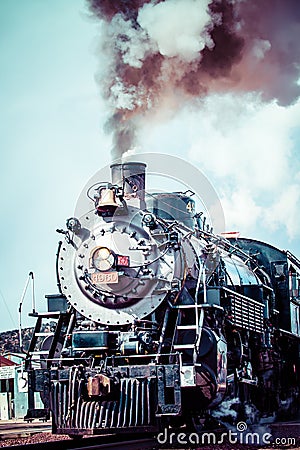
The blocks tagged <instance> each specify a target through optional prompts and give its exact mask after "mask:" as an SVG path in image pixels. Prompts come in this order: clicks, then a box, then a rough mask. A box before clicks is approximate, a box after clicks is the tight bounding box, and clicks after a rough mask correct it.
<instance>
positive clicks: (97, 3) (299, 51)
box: [88, 0, 300, 157]
mask: <svg viewBox="0 0 300 450" xmlns="http://www.w3.org/2000/svg"><path fill="white" fill-rule="evenodd" d="M88 3H89V8H90V10H91V12H92V13H93V14H94V15H95V16H97V17H98V18H99V19H100V20H101V22H102V26H103V33H104V34H103V36H102V44H103V49H102V50H103V52H106V54H107V55H108V56H109V64H108V67H107V71H106V73H105V75H104V76H103V77H102V78H101V80H100V83H101V87H102V89H103V95H104V96H105V98H107V100H108V101H109V105H110V108H111V118H110V120H109V121H108V124H107V129H108V130H111V131H112V132H113V135H114V139H113V147H114V148H113V156H114V157H117V156H121V155H122V154H123V153H124V152H125V151H126V150H128V149H129V148H130V147H132V146H133V145H134V144H135V138H136V135H137V130H138V126H139V121H141V120H143V119H145V118H147V117H149V115H150V113H151V112H155V111H157V110H159V109H161V108H163V107H165V106H166V105H169V107H170V108H171V109H172V110H173V111H176V110H177V109H179V108H182V107H183V106H184V105H185V104H193V103H195V101H197V100H199V99H201V98H203V97H204V96H206V95H208V94H213V93H218V94H221V93H225V92H233V93H234V92H235V93H247V92H256V93H258V94H260V95H261V98H262V100H263V101H271V100H275V101H276V102H277V103H278V104H279V105H283V106H285V105H289V104H291V103H293V102H294V101H296V100H297V98H298V96H299V94H300V86H299V84H297V80H298V78H299V61H300V46H299V43H298V42H299V35H300V33H299V26H300V8H299V0H284V1H283V0H164V1H162V0H131V1H130V0H88Z"/></svg>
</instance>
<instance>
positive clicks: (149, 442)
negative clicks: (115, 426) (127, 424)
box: [11, 433, 158, 450]
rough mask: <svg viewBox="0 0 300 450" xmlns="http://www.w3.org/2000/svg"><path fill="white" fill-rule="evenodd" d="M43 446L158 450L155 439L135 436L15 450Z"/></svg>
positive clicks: (74, 449)
mask: <svg viewBox="0 0 300 450" xmlns="http://www.w3.org/2000/svg"><path fill="white" fill-rule="evenodd" d="M41 446H42V448H43V450H50V449H51V450H53V448H55V450H82V449H83V448H84V449H87V450H97V449H99V450H105V449H111V450H112V449H113V450H116V449H120V450H142V449H143V450H152V449H158V443H157V440H156V439H155V438H154V437H148V438H147V437H141V436H139V437H137V436H136V433H135V434H134V435H126V436H125V435H105V436H100V437H99V436H97V437H89V438H82V439H80V440H76V439H75V440H73V439H68V440H57V441H51V442H37V443H35V444H26V445H24V444H22V445H14V446H13V447H11V448H13V449H14V450H24V449H25V448H26V450H36V449H40V448H41Z"/></svg>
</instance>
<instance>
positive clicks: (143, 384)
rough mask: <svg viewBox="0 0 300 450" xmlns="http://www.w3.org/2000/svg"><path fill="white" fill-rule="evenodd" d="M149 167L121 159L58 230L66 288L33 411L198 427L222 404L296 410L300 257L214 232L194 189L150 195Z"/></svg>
mask: <svg viewBox="0 0 300 450" xmlns="http://www.w3.org/2000/svg"><path fill="white" fill-rule="evenodd" d="M145 169H146V167H145V164H143V163H134V162H128V163H124V164H113V165H112V166H111V170H112V179H111V182H110V183H107V182H106V183H102V182H99V183H98V184H96V185H94V186H92V187H91V188H90V189H89V193H88V194H89V196H90V198H91V199H92V209H91V210H90V211H88V212H87V213H86V214H85V215H84V216H83V217H80V218H70V219H69V220H68V221H67V226H66V230H58V231H60V232H61V233H63V234H64V236H65V239H64V241H63V242H60V243H59V249H58V253H57V277H58V286H59V291H60V292H59V294H57V295H48V296H46V297H47V299H48V312H46V313H39V314H38V317H37V322H36V326H35V330H34V333H33V337H32V341H31V344H30V347H29V350H28V354H27V359H26V371H27V372H28V380H29V408H28V412H27V415H26V419H30V418H35V417H49V416H50V414H51V415H52V424H53V432H54V433H58V434H69V435H72V436H75V435H84V434H102V433H106V432H112V431H113V430H117V431H118V432H121V431H124V432H126V431H128V430H140V431H142V430H153V431H154V430H158V429H159V427H161V426H163V425H165V426H172V425H174V426H175V425H177V426H178V425H181V424H188V425H189V424H194V425H195V426H196V427H197V429H199V428H198V427H201V426H205V424H207V423H208V422H209V421H210V420H212V418H213V417H217V418H218V420H221V421H224V422H225V421H227V420H229V419H228V417H227V414H228V411H227V412H223V413H222V405H225V404H226V405H231V406H232V408H233V409H232V411H233V414H232V418H233V420H236V421H237V420H240V419H245V418H248V420H249V411H250V412H251V414H252V416H253V417H254V418H255V419H257V420H261V419H262V418H264V419H266V420H273V419H274V418H279V417H287V416H288V415H292V414H295V413H296V411H297V409H298V401H299V343H300V341H299V337H300V321H299V317H300V315H299V310H300V297H299V279H300V278H299V275H300V262H299V261H298V259H296V258H295V257H294V256H293V255H292V254H290V253H289V252H286V251H281V250H279V249H277V248H274V247H273V246H271V245H268V244H266V243H262V242H259V241H255V240H251V239H241V238H238V239H234V240H230V239H226V238H224V237H222V236H219V235H215V234H214V233H213V232H212V230H211V229H208V227H207V226H206V225H205V224H204V220H202V217H203V216H201V214H196V213H195V203H194V200H193V198H192V196H190V195H189V193H181V192H170V193H157V194H147V193H146V192H145ZM45 321H47V322H49V321H50V322H51V321H52V322H51V323H52V325H53V323H55V326H53V327H52V329H51V330H50V332H49V330H48V331H46V332H45V331H44V328H43V323H44V322H45ZM36 392H39V393H40V395H41V398H42V400H43V403H44V408H43V409H38V408H36V406H35V396H36V394H35V393H36ZM227 409H228V408H227ZM224 411H225V408H224ZM229 415H230V414H229ZM253 417H252V418H253Z"/></svg>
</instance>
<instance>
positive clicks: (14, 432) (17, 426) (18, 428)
mask: <svg viewBox="0 0 300 450" xmlns="http://www.w3.org/2000/svg"><path fill="white" fill-rule="evenodd" d="M47 431H48V432H50V431H51V422H48V423H45V422H32V423H27V422H24V421H19V422H12V421H9V422H4V423H2V422H1V421H0V440H5V439H14V438H22V437H27V436H30V435H32V434H36V433H43V432H47Z"/></svg>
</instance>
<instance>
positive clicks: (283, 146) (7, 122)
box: [0, 0, 300, 331]
mask: <svg viewBox="0 0 300 450" xmlns="http://www.w3.org/2000/svg"><path fill="white" fill-rule="evenodd" d="M289 1H290V0H289ZM95 3H97V2H95ZM104 3H105V2H104ZM164 3H165V6H166V8H165V9H164V10H163V9H161V7H160V9H158V8H156V9H155V10H154V9H153V8H152V9H151V8H150V7H147V8H143V9H141V10H140V11H139V16H138V20H139V25H140V27H141V28H140V29H141V30H142V31H143V33H140V34H139V35H137V33H136V32H135V31H133V30H132V29H129V28H128V27H127V25H128V24H127V23H126V20H123V21H122V20H120V18H119V19H118V20H117V19H116V18H115V19H114V28H112V27H111V25H110V20H111V19H112V17H113V16H112V14H110V17H109V20H108V19H107V20H106V21H102V22H101V21H100V20H95V19H93V18H92V17H91V13H90V12H89V11H88V7H87V3H86V1H84V0H72V1H70V0H51V1H50V0H49V1H47V0H46V1H41V0H26V2H25V1H11V0H2V1H1V2H0V21H1V27H0V35H1V39H0V46H1V56H2V58H1V72H0V90H1V100H2V101H1V112H0V114H1V120H0V129H1V134H0V136H1V166H0V167H1V177H0V185H1V212H2V220H1V223H0V226H1V236H2V251H1V268H2V270H1V275H0V305H1V313H2V314H1V316H0V331H2V330H9V329H14V328H17V327H18V306H19V301H20V297H21V294H22V291H23V287H24V285H25V282H26V279H27V276H28V273H29V272H30V271H31V270H32V271H33V272H34V274H35V282H36V301H37V309H38V310H43V309H44V308H45V301H44V295H45V294H48V293H55V292H56V279H55V253H56V246H57V241H58V240H59V239H60V236H59V235H58V234H57V233H56V232H55V230H56V228H63V227H64V226H65V220H66V218H68V217H70V216H72V215H73V211H74V209H75V204H76V201H77V198H78V196H79V194H80V193H81V190H82V188H83V187H84V185H85V184H86V182H87V180H89V179H90V178H91V177H92V176H93V175H94V173H95V172H96V171H97V170H99V169H100V168H101V167H103V166H104V165H106V164H108V163H109V162H110V161H111V159H112V156H111V149H112V147H114V146H116V142H119V141H118V136H117V137H116V135H115V133H114V132H113V130H112V132H111V133H108V134H107V133H106V134H105V132H104V131H103V129H104V128H105V129H106V130H107V129H109V127H108V126H107V124H110V127H111V128H112V127H113V125H115V126H116V127H118V126H119V125H120V121H119V122H118V121H116V120H115V119H116V115H114V114H113V113H115V112H116V111H120V110H122V111H123V112H124V110H125V109H126V108H127V109H126V111H130V112H135V110H138V111H137V114H136V115H135V116H134V120H133V119H132V116H130V117H129V119H128V120H129V122H130V121H133V122H134V127H135V130H134V132H135V138H136V139H135V141H134V145H133V147H134V148H135V151H136V152H137V153H139V152H162V153H167V154H171V155H174V156H178V157H181V158H184V159H185V160H188V161H189V162H190V163H191V164H193V165H195V166H196V167H198V168H199V169H200V170H202V171H203V173H204V174H205V175H206V176H207V177H208V179H209V180H210V181H211V183H212V184H213V186H214V187H215V189H216V191H217V193H218V195H219V197H220V198H221V200H222V205H223V209H224V212H225V217H226V229H227V231H233V230H238V231H240V232H241V235H243V236H247V237H253V238H256V239H261V240H265V241H268V242H270V243H272V244H273V245H275V246H278V247H280V248H284V249H290V250H291V251H292V252H294V253H295V254H296V255H298V256H300V245H299V235H300V222H299V214H298V211H299V208H300V189H299V184H300V164H299V145H300V102H299V100H298V90H297V88H298V87H299V81H298V84H297V83H296V82H297V80H298V79H299V77H298V78H296V79H295V70H294V69H295V67H296V66H297V64H295V61H296V62H297V63H298V66H297V68H298V70H299V63H300V61H299V59H298V55H295V58H294V59H295V61H292V62H293V65H291V67H293V70H291V72H290V73H286V72H285V73H283V72H281V71H280V70H279V69H278V67H279V66H280V64H278V65H277V66H276V65H275V66H272V64H273V61H274V59H276V55H275V54H274V52H273V53H272V51H273V50H272V45H274V44H273V42H272V36H273V34H274V29H272V27H273V28H274V26H275V25H274V23H275V24H276V23H277V22H276V21H274V23H271V22H268V26H267V29H268V30H269V35H268V34H265V35H264V34H263V33H261V34H259V32H260V30H259V29H258V30H256V29H255V30H254V29H253V27H250V26H248V28H247V30H246V31H247V33H248V34H247V36H248V37H249V42H248V41H247V42H248V43H247V45H246V48H247V52H246V53H245V54H244V56H243V58H242V60H241V61H240V60H239V64H237V65H236V66H235V71H231V73H233V72H235V73H234V75H235V76H236V77H238V76H239V77H240V78H239V79H241V80H242V81H241V82H239V83H235V84H234V83H233V81H232V79H231V80H229V81H230V83H229V81H228V79H225V78H226V77H223V78H222V83H223V84H220V83H213V84H212V85H211V84H210V80H209V77H208V75H207V74H206V76H205V77H203V78H202V82H201V83H202V84H201V86H202V87H203V86H204V85H205V86H204V87H205V88H207V89H203V91H201V92H199V88H198V90H197V92H196V94H195V92H193V93H191V92H190V91H189V92H188V93H187V92H185V91H184V90H182V91H181V92H179V93H178V95H176V96H174V95H173V92H174V89H173V88H172V83H171V81H170V80H174V79H176V82H177V83H179V82H181V80H183V79H184V80H186V79H187V77H190V76H191V73H193V74H194V72H195V73H196V74H198V75H197V76H198V78H199V72H197V70H198V68H197V67H196V65H195V64H196V62H197V57H196V55H197V54H199V51H201V49H203V48H204V47H205V46H206V47H207V48H211V49H213V47H214V43H213V41H212V40H211V36H212V33H210V32H211V30H212V29H213V27H216V26H217V24H218V23H219V22H218V21H220V13H217V12H216V14H215V16H214V18H213V20H212V18H211V17H208V15H207V13H205V14H202V15H201V17H199V20H198V21H195V22H191V20H192V17H194V16H195V13H194V12H193V8H194V7H195V6H198V7H199V6H201V7H202V11H204V12H205V11H206V7H207V4H208V3H209V2H208V1H205V0H201V1H200V0H195V1H193V0H182V2H181V4H182V3H186V5H187V6H189V7H188V8H185V9H184V13H185V16H183V11H180V9H177V10H176V11H177V13H176V11H175V13H174V14H173V10H171V9H168V8H171V7H172V6H174V4H178V0H177V1H176V0H167V1H166V2H164ZM237 3H238V2H237ZM291 3H293V2H291ZM159 4H160V5H162V3H159ZM159 4H158V5H159ZM282 4H284V2H283V3H282ZM188 11H189V12H190V13H189V14H188V13H186V12H188ZM246 13H248V14H250V13H251V11H249V12H248V11H244V14H246ZM170 14H172V21H171V23H173V24H174V27H173V28H172V29H167V32H164V33H163V32H162V31H163V30H166V28H167V24H168V23H169V22H170V20H169V19H170ZM179 16H180V17H181V20H179V19H178V17H179ZM278 17H279V15H278ZM278 17H277V19H276V20H279V19H278ZM280 17H283V18H284V19H283V20H284V21H286V22H288V21H289V20H290V21H291V23H290V25H291V26H290V27H287V29H288V30H289V33H290V36H289V35H288V34H287V33H286V34H284V35H283V34H282V33H280V32H279V33H277V34H276V39H281V40H282V45H284V48H285V49H289V51H290V52H291V53H293V52H294V46H293V43H294V41H293V35H294V34H297V36H298V35H299V17H294V16H293V20H292V19H290V11H288V12H287V13H286V14H280ZM158 18H159V19H158ZM154 19H155V20H154ZM268 20H269V19H268ZM212 22H214V23H212ZM199 23H200V26H201V27H202V28H201V29H200V30H199ZM153 24H154V25H153ZM262 25H265V23H261V26H262ZM118 27H119V28H118ZM202 29H205V32H202V31H203V30H202ZM245 29H246V28H244V30H245ZM264 29H265V28H264ZM271 29H272V31H273V34H272V33H271V31H270V30H271ZM116 30H117V31H116ZM118 30H119V31H118ZM120 30H122V33H123V34H124V35H125V36H127V38H126V39H123V41H122V46H121V43H120V44H119V47H118V54H119V55H120V54H121V55H122V64H125V65H126V64H127V65H129V66H130V67H131V68H132V67H134V68H137V69H139V68H140V67H142V66H143V64H144V61H146V60H147V58H148V56H149V55H150V56H151V57H152V55H158V54H159V55H163V63H161V62H160V64H162V65H161V66H160V67H161V68H163V70H162V69H161V72H160V85H159V87H158V85H156V88H157V89H152V90H151V95H152V96H153V98H150V100H151V102H152V103H151V105H152V106H153V105H154V106H155V107H153V108H152V109H151V108H148V109H149V111H148V110H147V111H146V112H145V108H144V104H143V102H142V101H140V100H139V101H138V102H137V100H136V91H135V90H134V89H133V88H132V89H131V90H130V89H129V88H128V85H127V90H126V92H125V91H124V79H122V77H121V76H120V74H119V73H116V71H114V70H113V69H112V68H111V65H112V61H113V59H111V52H113V50H112V49H111V48H110V46H109V45H104V48H103V46H102V44H103V43H104V44H107V43H108V42H113V40H114V37H115V36H116V33H119V32H120ZM185 30H186V32H185ZM201 30H202V31H201ZM249 30H250V31H251V33H250V31H249ZM280 30H281V28H280V27H279V31H280ZM172 33H175V35H174V36H177V37H178V35H179V34H180V33H181V34H182V36H181V37H182V39H173V37H172V36H173V35H172ZM193 33H194V34H193ZM199 33H200V34H201V40H200V39H195V35H199ZM209 33H210V34H209ZM255 33H256V34H255ZM170 36H171V37H172V39H170ZM170 40H171V41H172V43H174V45H173V46H170V45H169V43H170ZM126 42H129V43H130V45H128V46H127V47H126V45H125V43H126ZM276 44H277V48H278V47H280V42H276ZM287 44H288V45H287ZM286 51H287V50H286ZM281 54H282V53H281ZM288 56H289V55H285V59H284V61H285V66H286V67H287V66H288V64H287V61H289V58H288ZM113 57H115V55H114V54H113ZM268 58H269V59H268ZM154 60H155V58H154V59H151V61H152V62H153V61H154ZM160 61H161V60H160ZM166 61H167V62H166ZM169 61H172V64H173V65H170V64H169V65H168V62H169ZM174 61H175V64H174ZM264 61H265V64H264V65H263V64H262V62H264ZM113 62H114V61H113ZM202 62H203V61H202ZM289 62H291V61H289ZM179 63H180V64H179ZM254 63H255V64H257V71H258V70H260V71H261V72H260V73H261V77H260V79H264V80H265V81H264V84H263V85H260V84H259V83H257V82H256V81H255V80H254V78H255V77H254V75H253V74H251V73H250V74H249V68H251V67H253V64H254ZM191 64H192V67H193V70H192V72H187V67H188V66H190V65H191ZM152 66H153V64H152ZM108 67H109V68H110V71H111V72H110V73H111V76H112V78H113V79H114V82H113V83H112V82H111V81H108V80H110V78H109V77H108V73H109V72H108ZM262 67H263V70H266V67H267V68H268V69H269V71H270V73H275V74H276V76H275V78H274V79H271V80H270V78H269V77H268V76H267V74H266V73H264V72H263V70H262ZM246 69H247V77H248V78H247V77H245V76H244V75H243V74H244V72H245V70H246ZM189 70H190V69H189ZM210 71H212V68H211V67H210ZM179 72H180V76H181V78H180V79H179V75H178V73H179ZM250 72H251V71H250ZM147 73H148V72H147ZM207 73H209V71H208V72H207ZM174 74H175V75H174ZM241 74H242V75H241ZM243 76H244V78H243ZM105 77H106V80H105V79H104V78H105ZM236 79H237V78H236ZM99 80H100V85H99ZM161 80H163V81H161ZM245 80H246V81H245ZM295 80H296V81H295ZM244 81H245V82H244ZM151 82H152V83H153V79H152V81H151ZM243 82H244V84H243ZM293 82H294V84H293V89H291V85H292V83H293ZM122 83H123V85H122ZM145 83H146V81H145ZM226 83H227V85H226ZM245 84H246V85H247V86H246V88H245ZM225 85H226V89H225V88H224V86H225ZM108 86H109V89H110V93H111V95H110V96H109V98H107V99H106V100H103V99H102V97H101V94H103V91H104V88H105V89H108ZM129 87H130V86H129ZM133 87H136V86H134V85H133ZM143 88H147V85H146V84H145V86H143ZM168 88H170V91H172V92H168V95H162V92H163V93H165V92H166V91H168ZM204 92H205V93H204ZM125 94H126V95H125ZM133 94H134V95H133ZM171 94H172V95H171ZM158 97H159V101H157V102H156V98H158ZM147 98H148V100H149V96H147ZM143 101H144V100H143ZM128 102H129V104H130V105H133V106H130V107H128ZM155 102H156V103H155ZM116 105H117V106H116ZM148 106H149V102H148ZM130 108H131V109H130ZM112 117H113V118H114V120H115V122H114V121H111V118H112ZM118 117H119V116H118ZM126 120H127V116H126ZM105 124H106V125H105ZM122 124H123V122H122ZM121 131H124V130H121ZM126 131H128V130H125V132H126ZM127 136H128V135H127ZM114 154H116V152H115V151H114ZM30 302H31V299H30V295H29V294H28V295H27V296H26V298H25V302H24V316H23V323H24V325H32V324H33V321H32V319H28V318H27V317H26V313H27V312H28V311H29V309H30Z"/></svg>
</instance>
